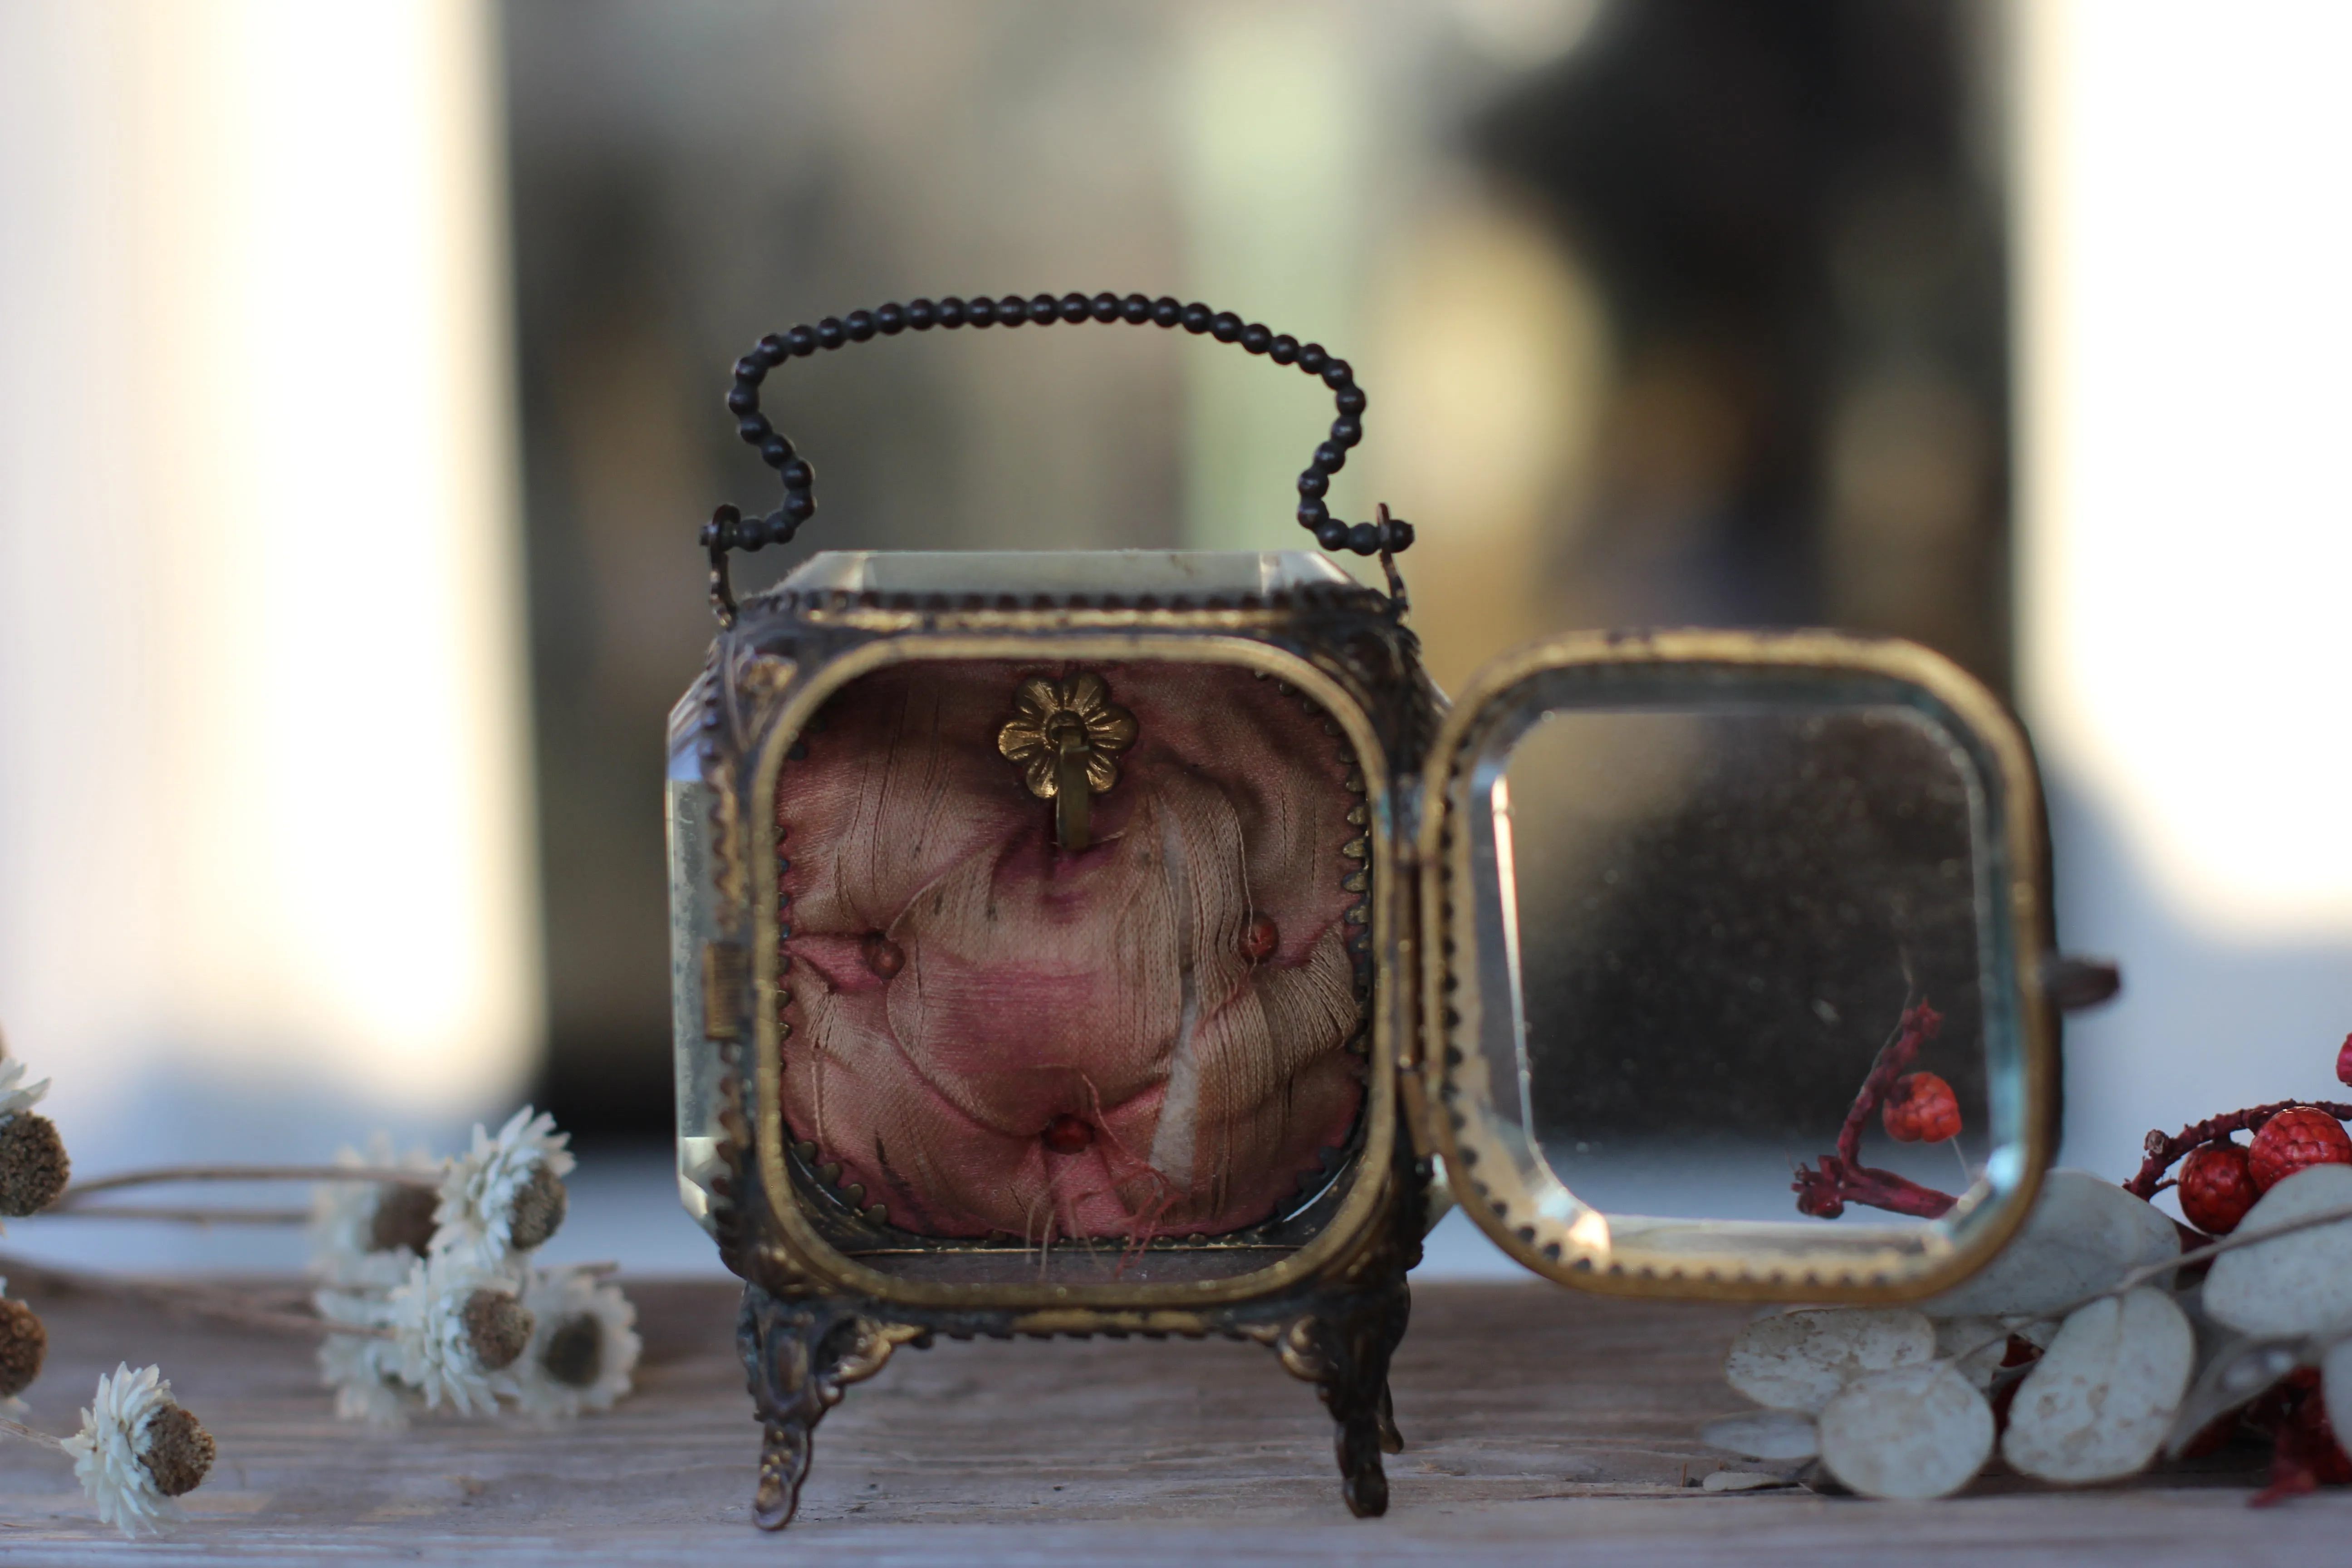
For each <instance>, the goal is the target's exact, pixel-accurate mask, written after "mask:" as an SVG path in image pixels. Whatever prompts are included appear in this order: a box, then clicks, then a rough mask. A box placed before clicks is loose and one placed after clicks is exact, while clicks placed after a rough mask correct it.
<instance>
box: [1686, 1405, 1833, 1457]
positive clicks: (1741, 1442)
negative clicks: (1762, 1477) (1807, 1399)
mask: <svg viewBox="0 0 2352 1568" xmlns="http://www.w3.org/2000/svg"><path fill="white" fill-rule="evenodd" d="M1698 1440H1699V1441H1700V1442H1702V1443H1705V1444H1706V1446H1707V1447H1710V1448H1720V1449H1722V1450H1723V1451H1724V1452H1725V1453H1727V1454H1740V1455H1744V1456H1746V1457H1747V1458H1751V1459H1810V1458H1812V1457H1813V1456H1814V1455H1815V1454H1818V1453H1820V1452H1821V1451H1822V1443H1821V1437H1820V1436H1819V1434H1817V1433H1816V1432H1815V1431H1814V1429H1813V1418H1812V1416H1811V1415H1808V1414H1807V1413H1806V1412H1804V1411H1802V1410H1757V1411H1751V1412H1749V1413H1748V1414H1747V1415H1727V1416H1725V1417H1724V1418H1723V1419H1722V1420H1720V1421H1710V1422H1708V1423H1707V1424H1706V1426H1702V1427H1700V1428H1699V1429H1698Z"/></svg>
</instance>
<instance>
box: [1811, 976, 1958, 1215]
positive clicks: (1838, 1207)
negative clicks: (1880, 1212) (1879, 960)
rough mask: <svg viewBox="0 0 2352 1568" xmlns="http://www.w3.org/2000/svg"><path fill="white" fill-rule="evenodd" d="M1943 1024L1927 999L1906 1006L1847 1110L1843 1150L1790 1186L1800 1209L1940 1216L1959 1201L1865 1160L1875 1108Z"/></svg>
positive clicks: (1813, 1212)
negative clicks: (1861, 1208)
mask: <svg viewBox="0 0 2352 1568" xmlns="http://www.w3.org/2000/svg"><path fill="white" fill-rule="evenodd" d="M1943 1026H1944V1016H1943V1015H1942V1014H1941V1013H1938V1012H1937V1011H1936V1009H1935V1008H1933V1007H1931V1006H1929V1005H1927V1001H1926V1000H1925V999H1924V998H1922V999H1921V1000H1920V1001H1919V1002H1917V1003H1916V1004H1913V1005H1907V1006H1906V1007H1905V1008H1904V1009H1903V1016H1901V1017H1900V1018H1899V1019H1897V1020H1896V1021H1895V1032H1894V1033H1893V1034H1892V1035H1890V1036H1888V1037H1887V1040H1886V1043H1885V1045H1883V1046H1881V1047H1878V1055H1877V1057H1876V1058H1875V1059H1874V1060H1873V1061H1872V1062H1871V1064H1870V1071H1869V1073H1868V1075H1867V1076H1865V1077H1864V1079H1863V1080H1862V1089H1860V1091H1859V1092H1857V1093H1856V1094H1855V1095H1854V1097H1853V1106H1852V1107H1851V1108H1850V1109H1849V1110H1847V1111H1846V1113H1845V1124H1844V1125H1843V1126H1842V1127H1840V1128H1839V1129H1838V1140H1837V1152H1836V1153H1835V1154H1823V1155H1822V1157H1821V1159H1820V1161H1819V1162H1818V1163H1819V1164H1820V1167H1821V1168H1820V1169H1819V1170H1817V1171H1808V1170H1806V1169H1805V1168H1804V1167H1803V1166H1801V1165H1800V1166H1798V1167H1797V1169H1796V1172H1795V1173H1794V1174H1795V1180H1793V1181H1792V1182H1790V1184H1789V1187H1790V1191H1791V1192H1793V1193H1795V1194H1797V1212H1798V1213H1800V1214H1807V1215H1813V1216H1814V1217H1816V1218H1818V1219H1835V1218H1837V1216H1838V1215H1842V1214H1843V1213H1844V1212H1845V1205H1848V1204H1850V1203H1854V1204H1864V1205H1868V1206H1870V1207H1872V1208H1878V1209H1885V1210H1887V1211H1889V1212H1890V1213H1893V1214H1903V1215H1915V1216H1916V1217H1917V1218H1920V1219H1936V1218H1939V1217H1940V1216H1942V1215H1945V1214H1947V1213H1948V1212H1950V1210H1951V1207H1952V1205H1954V1204H1956V1203H1958V1201H1959V1200H1958V1198H1956V1197H1954V1196H1953V1195H1952V1194H1949V1193H1939V1192H1937V1190H1936V1189H1935V1188H1933V1187H1928V1186H1922V1185H1921V1184H1918V1183H1917V1182H1915V1181H1912V1180H1910V1179H1909V1178H1908V1177H1906V1176H1898V1175H1896V1174H1895V1173H1894V1172H1892V1171H1881V1170H1876V1169H1874V1168H1873V1167H1871V1166H1868V1165H1865V1164H1864V1163H1862V1131H1863V1129H1864V1127H1866V1126H1868V1125H1869V1123H1870V1114H1871V1112H1872V1111H1874V1110H1877V1109H1878V1107H1879V1104H1880V1102H1881V1101H1883V1100H1885V1098H1886V1093H1887V1091H1888V1090H1889V1089H1893V1088H1894V1087H1895V1079H1899V1078H1901V1077H1902V1076H1903V1075H1904V1073H1905V1072H1906V1071H1908V1070H1909V1068H1910V1066H1911V1064H1912V1062H1913V1061H1915V1060H1916V1059H1917V1058H1918V1055H1919V1051H1920V1047H1923V1046H1925V1045H1926V1044H1927V1042H1928V1041H1929V1040H1932V1039H1934V1038H1935V1037H1936V1036H1937V1033H1938V1032H1939V1031H1940V1030H1941V1029H1942V1028H1943Z"/></svg>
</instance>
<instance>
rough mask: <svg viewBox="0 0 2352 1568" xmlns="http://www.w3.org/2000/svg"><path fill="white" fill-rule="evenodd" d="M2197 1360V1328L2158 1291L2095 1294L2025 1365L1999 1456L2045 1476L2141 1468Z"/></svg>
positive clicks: (2068, 1477)
mask: <svg viewBox="0 0 2352 1568" xmlns="http://www.w3.org/2000/svg"><path fill="white" fill-rule="evenodd" d="M2196 1364H2197V1335H2196V1332H2195V1331H2194V1330H2192V1329H2191V1328H2190V1327H2189V1318H2188V1315H2187V1314H2186V1313H2184V1312H2182V1311H2181V1310H2180V1309H2179V1307H2177V1306H2175V1305H2174V1304H2173V1301H2172V1299H2171V1298H2170V1297H2169V1296H2168V1295H2166V1294H2165V1293H2164V1292H2163V1291H2161V1290H2151V1289H2147V1287H2145V1286H2143V1287H2142V1288H2140V1289H2137V1290H2134V1291H2132V1292H2131V1293H2130V1294H2128V1295H2126V1296H2123V1297H2113V1296H2111V1297H2108V1298H2107V1299H2106V1300H2101V1301H2094V1302H2092V1303H2091V1304H2090V1305H2088V1306H2086V1307H2084V1308H2081V1309H2080V1310H2076V1311H2075V1312H2074V1313H2073V1314H2072V1315H2070V1316H2069V1317H2068V1318H2067V1320H2066V1321H2065V1323H2064V1325H2063V1326H2062V1327H2061V1328H2060V1329H2059V1331H2058V1337H2057V1338H2055V1339H2053V1340H2052V1341H2051V1342H2050V1348H2049V1349H2048V1350H2047V1351H2044V1352H2042V1359H2041V1360H2040V1361H2038V1362H2036V1363H2034V1364H2033V1370H2032V1372H2030V1373H2026V1376H2025V1382H2024V1383H2023V1384H2021V1385H2020V1386H2019V1388H2018V1391H2017V1399H2016V1402H2015V1403H2014V1404H2012V1405H2011V1406H2010V1407H2009V1430H2008V1432H2007V1433H2006V1434H2004V1435H2003V1436H2002V1437H2001V1441H2000V1454H2001V1458H2004V1459H2007V1460H2008V1461H2009V1462H2010V1463H2011V1465H2012V1466H2014V1467H2016V1468H2018V1469H2019V1470H2021V1471H2022V1472H2024V1473H2025V1474H2027V1475H2029V1476H2039V1477H2040V1478H2042V1479H2043V1480H2046V1481H2075V1482H2082V1481H2108V1480H2114V1479H2116V1478H2117V1477H2120V1476H2128V1475H2134V1474H2137V1472H2138V1471H2139V1470H2140V1469H2142V1468H2145V1467H2146V1465H2147V1462H2148V1461H2149V1460H2150V1459H2152V1458H2155V1457H2156V1451H2157V1449H2158V1447H2161V1446H2162V1445H2163V1442H2164V1439H2165V1436H2166V1434H2167V1433H2168V1432H2169V1431H2170V1430H2171V1428H2172V1419H2173V1415H2174V1413H2175V1412H2177V1411H2178V1410H2179V1408H2180V1402H2181V1399H2182V1397H2183V1396H2184V1395H2185V1394H2188V1392H2189V1374H2190V1373H2192V1372H2193V1371H2195V1370H2196Z"/></svg>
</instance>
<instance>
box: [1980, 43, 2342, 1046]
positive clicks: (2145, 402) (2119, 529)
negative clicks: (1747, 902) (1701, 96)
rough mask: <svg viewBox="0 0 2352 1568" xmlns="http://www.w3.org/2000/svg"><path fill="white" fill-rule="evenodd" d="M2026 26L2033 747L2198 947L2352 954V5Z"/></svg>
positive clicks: (2027, 539) (2026, 649)
mask: <svg viewBox="0 0 2352 1568" xmlns="http://www.w3.org/2000/svg"><path fill="white" fill-rule="evenodd" d="M2012 16H2013V18H2014V25H2015V26H2017V27H2018V29H2019V39H2018V41H2019V44H2020V46H2021V47H2020V51H2019V56H2018V58H2019V61H2020V67H2021V68H2020V74H2019V83H2018V89H2019V112H2020V122H2019V135H2020V142H2019V146H2020V150H2021V157H2020V160H2019V174H2020V177H2021V198H2022V199H2021V217H2022V224H2021V234H2022V243H2021V250H2020V263H2021V265H2020V268H2019V275H2020V282H2021V292H2022V311H2021V319H2020V325H2021V349H2022V354H2023V357H2022V360H2021V365H2022V368H2023V372H2024V374H2023V376H2022V384H2021V394H2022V403H2023V417H2022V421H2021V451H2022V458H2023V472H2024V488H2023V491H2022V500H2023V508H2022V510H2023V514H2024V521H2023V527H2022V530H2021V545H2020V562H2019V594H2020V642H2021V656H2022V668H2023V670H2024V679H2023V682H2022V687H2023V694H2024V697H2025V700H2026V702H2027V705H2028V708H2029V710H2030V711H2031V713H2032V716H2033V717H2034V719H2035V720H2036V721H2037V734H2038V736H2039V738H2040V740H2041V742H2042V745H2043V747H2044V750H2045V752H2047V753H2048V756H2049V760H2050V761H2051V763H2053V771H2054V772H2056V773H2060V774H2062V775H2063V776H2065V777H2067V778H2068V779H2069V780H2070V781H2071V782H2072V783H2073V784H2074V785H2075V786H2076V787H2079V788H2081V789H2082V790H2084V792H2086V793H2087V794H2088V795H2090V796H2091V799H2092V804H2093V805H2095V807H2096V808H2098V809H2099V810H2100V811H2102V812H2103V813H2104V814H2105V815H2108V816H2112V817H2113V818H2115V819H2116V821H2117V823H2118V824H2119V826H2120V827H2121V828H2122V830H2123V833H2124V836H2125V841H2126V849H2127V852H2129V853H2130V854H2131V855H2132V856H2133V857H2134V858H2137V860H2139V861H2140V862H2142V863H2143V865H2144V867H2145V868H2146V870H2147V873H2148V874H2149V875H2150V877H2151V879H2152V880H2153V881H2154V883H2155V886H2156V887H2157V889H2158V891H2159V892H2160V893H2161V894H2162V895H2163V896H2164V897H2165V900H2166V901H2167V902H2168V904H2170V905H2172V906H2174V907H2175V908H2176V909H2177V911H2178V914H2179V918H2180V919H2181V920H2182V921H2184V922H2185V923H2187V924H2188V925H2189V926H2191V927H2192V928H2198V929H2203V930H2206V931H2214V932H2217V933H2221V934H2226V935H2229V936H2231V937H2233V938H2250V939H2261V938H2279V937H2286V936H2294V935H2303V936H2313V937H2327V938H2338V937H2341V936H2343V935H2344V934H2346V933H2352V812H2347V810H2346V809H2345V805H2344V803H2345V796H2346V788H2347V779H2352V724H2347V722H2346V717H2345V716H2346V712H2347V696H2352V692H2347V686H2352V643H2347V636H2346V632H2345V629H2344V620H2345V617H2344V595H2345V584H2347V582H2352V469H2347V466H2346V464H2345V463H2344V461H2343V451H2344V442H2345V434H2344V433H2345V431H2346V430H2347V428H2352V377H2347V375H2346V374H2345V369H2344V367H2345V365H2346V364H2347V363H2352V289H2347V288H2346V286H2345V280H2344V277H2343V267H2344V258H2345V257H2346V256H2347V254H2352V198H2347V195H2346V192H2347V176H2352V95H2347V93H2346V92H2345V91H2344V90H2343V89H2342V85H2341V83H2340V81H2339V80H2338V76H2339V75H2340V62H2341V61H2342V60H2343V59H2344V58H2346V56H2347V53H2352V10H2347V9H2346V8H2345V7H2342V6H2337V5H2318V4H2303V5H2294V4H2284V3H2279V4H2268V5H2249V6H2239V7H2233V8H2230V9H2228V10H2226V11H2215V10H2213V9H2212V8H2210V7H2208V6H2203V5H2186V4H2177V3H2167V4H2158V5H2149V4H2138V3H2126V0H2068V3H2063V4H2049V5H2042V4H2039V3H2036V4H2031V5H2020V6H2017V7H2014V8H2013V12H2012ZM2341 1027H2343V1023H2342V1022H2341V1021H2339V1022H2338V1023H2337V1024H2336V1028H2339V1029H2340V1028H2341Z"/></svg>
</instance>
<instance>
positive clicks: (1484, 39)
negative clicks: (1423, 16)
mask: <svg viewBox="0 0 2352 1568" xmlns="http://www.w3.org/2000/svg"><path fill="white" fill-rule="evenodd" d="M1453 4H1454V20H1455V21H1456V23H1457V24H1458V25H1459V26H1460V27H1461V29H1462V34H1463V37H1465V38H1467V39H1468V40H1469V41H1470V43H1471V45H1472V47H1475V48H1476V49H1477V50H1478V52H1479V53H1481V54H1483V55H1486V56H1487V57H1489V58H1492V59H1494V60H1496V62H1498V63H1500V64H1503V65H1507V66H1513V67H1517V68H1522V69H1524V68H1529V67H1534V66H1539V65H1544V64H1546V63H1548V62H1549V61H1551V60H1555V59H1558V58H1559V57H1560V56H1562V55H1564V54H1567V53H1568V52H1569V51H1570V49H1573V48H1574V47H1576V46H1577V45H1579V44H1580V43H1582V42H1583V41H1584V39H1585V37H1586V36H1587V35H1588V34H1590V33H1591V31H1592V27H1593V24H1594V23H1596V22H1598V21H1599V20H1600V19H1601V12H1602V11H1603V10H1604V9H1606V4H1607V0H1453Z"/></svg>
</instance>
